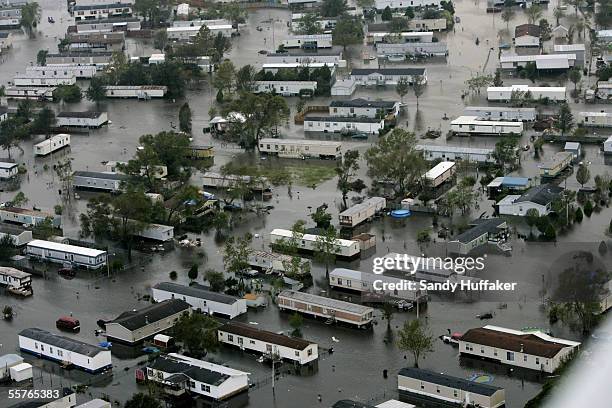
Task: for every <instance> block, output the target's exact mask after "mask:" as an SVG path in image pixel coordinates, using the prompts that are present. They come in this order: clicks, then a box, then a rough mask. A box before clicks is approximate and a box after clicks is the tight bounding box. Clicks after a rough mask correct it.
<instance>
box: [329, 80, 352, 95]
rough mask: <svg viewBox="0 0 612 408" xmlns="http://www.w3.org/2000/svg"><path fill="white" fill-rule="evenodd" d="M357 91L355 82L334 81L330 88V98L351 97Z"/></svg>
mask: <svg viewBox="0 0 612 408" xmlns="http://www.w3.org/2000/svg"><path fill="white" fill-rule="evenodd" d="M356 89H357V81H355V80H354V79H350V78H346V79H336V82H334V84H333V85H332V87H331V95H332V96H351V95H352V94H354V93H355V90H356Z"/></svg>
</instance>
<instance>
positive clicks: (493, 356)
mask: <svg viewBox="0 0 612 408" xmlns="http://www.w3.org/2000/svg"><path fill="white" fill-rule="evenodd" d="M578 347H580V343H578V342H575V341H570V340H564V339H559V338H556V337H552V336H549V335H547V334H545V333H543V332H540V331H536V332H527V333H526V332H522V331H519V330H513V329H507V328H504V327H497V326H484V327H479V328H475V329H470V330H468V331H467V332H466V333H464V334H463V336H461V338H460V339H459V352H460V353H461V354H462V355H466V356H473V357H476V358H481V359H485V360H490V361H494V362H496V363H500V364H506V365H511V366H515V367H521V368H527V369H531V370H537V371H541V372H545V373H552V372H554V371H555V370H556V369H557V368H558V367H559V366H560V365H561V364H562V363H563V361H564V359H565V358H566V357H567V356H568V355H569V354H571V353H572V352H573V351H574V350H576V349H577V348H578Z"/></svg>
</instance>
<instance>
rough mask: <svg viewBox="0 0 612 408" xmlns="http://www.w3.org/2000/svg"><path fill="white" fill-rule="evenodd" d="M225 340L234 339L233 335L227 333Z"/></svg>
mask: <svg viewBox="0 0 612 408" xmlns="http://www.w3.org/2000/svg"><path fill="white" fill-rule="evenodd" d="M227 341H232V342H233V341H234V336H232V335H231V334H228V335H227Z"/></svg>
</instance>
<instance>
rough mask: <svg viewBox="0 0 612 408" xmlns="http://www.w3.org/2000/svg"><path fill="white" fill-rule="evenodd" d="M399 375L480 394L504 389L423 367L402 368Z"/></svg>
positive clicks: (487, 394)
mask: <svg viewBox="0 0 612 408" xmlns="http://www.w3.org/2000/svg"><path fill="white" fill-rule="evenodd" d="M399 375H400V376H403V377H409V378H414V379H416V380H420V381H425V382H428V383H432V384H438V385H441V386H443V387H449V388H455V389H459V390H463V391H467V392H470V393H474V394H478V395H486V396H491V395H493V394H495V393H496V392H497V391H500V390H503V388H499V387H495V386H493V385H489V384H482V383H477V382H474V381H468V380H465V379H463V378H458V377H453V376H450V375H446V374H438V373H435V372H433V371H429V370H424V369H421V368H413V367H407V368H402V369H401V370H400V371H399Z"/></svg>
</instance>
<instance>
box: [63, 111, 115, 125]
mask: <svg viewBox="0 0 612 408" xmlns="http://www.w3.org/2000/svg"><path fill="white" fill-rule="evenodd" d="M56 118H57V126H59V127H84V128H99V127H101V126H103V125H105V124H107V123H108V114H107V113H106V112H60V113H59V114H58V115H57V117H56Z"/></svg>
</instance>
